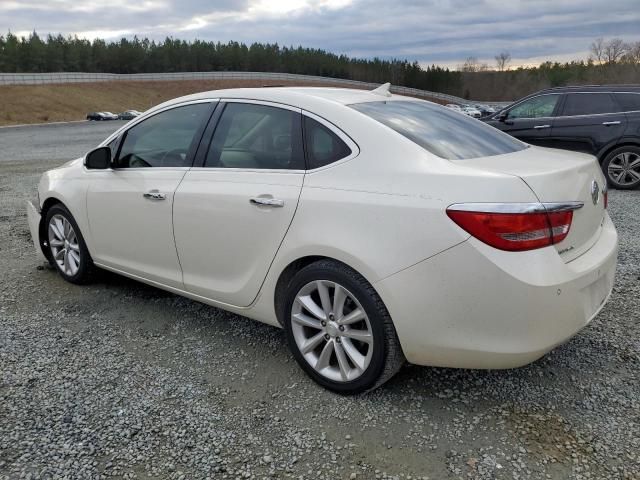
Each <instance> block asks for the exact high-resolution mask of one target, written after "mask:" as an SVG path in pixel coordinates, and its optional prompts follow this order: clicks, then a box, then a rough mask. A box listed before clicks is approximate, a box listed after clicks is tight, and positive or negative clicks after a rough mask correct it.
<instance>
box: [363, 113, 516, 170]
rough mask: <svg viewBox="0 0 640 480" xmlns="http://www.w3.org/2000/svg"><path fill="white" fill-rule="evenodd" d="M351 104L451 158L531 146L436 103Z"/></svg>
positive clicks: (506, 151) (456, 158) (434, 151)
mask: <svg viewBox="0 0 640 480" xmlns="http://www.w3.org/2000/svg"><path fill="white" fill-rule="evenodd" d="M351 107H352V108H353V109H355V110H357V111H359V112H361V113H363V114H365V115H367V116H369V117H371V118H373V119H374V120H377V121H378V122H380V123H382V124H384V125H386V126H387V127H389V128H392V129H393V130H395V131H396V132H398V133H399V134H401V135H404V136H405V137H407V138H408V139H409V140H411V141H412V142H414V143H416V144H418V145H420V146H421V147H422V148H424V149H425V150H427V151H429V152H431V153H433V154H434V155H437V156H439V157H442V158H446V159H449V160H464V159H468V158H477V157H489V156H492V155H502V154H505V153H512V152H517V151H519V150H524V149H525V148H528V145H527V144H525V143H522V142H520V141H519V140H516V139H515V138H513V137H511V136H509V135H507V134H506V133H503V132H501V131H500V130H498V129H496V128H493V127H490V126H489V125H487V124H485V123H483V122H481V121H479V120H475V119H473V118H470V117H468V116H466V115H461V114H460V112H456V111H454V110H451V109H449V108H445V107H442V106H440V105H436V104H435V103H430V102H420V101H417V100H416V101H403V100H401V101H392V102H384V101H382V102H368V103H357V104H354V105H351Z"/></svg>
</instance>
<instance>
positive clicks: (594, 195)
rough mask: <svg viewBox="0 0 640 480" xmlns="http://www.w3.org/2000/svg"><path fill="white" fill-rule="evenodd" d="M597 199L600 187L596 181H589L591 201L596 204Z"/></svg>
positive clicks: (598, 198)
mask: <svg viewBox="0 0 640 480" xmlns="http://www.w3.org/2000/svg"><path fill="white" fill-rule="evenodd" d="M598 200H600V187H599V186H598V182H596V181H595V180H594V181H592V182H591V201H592V202H593V204H594V205H597V204H598Z"/></svg>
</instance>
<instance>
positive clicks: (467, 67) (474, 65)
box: [460, 57, 478, 72]
mask: <svg viewBox="0 0 640 480" xmlns="http://www.w3.org/2000/svg"><path fill="white" fill-rule="evenodd" d="M460 70H461V71H463V72H477V71H478V59H477V58H476V57H467V59H466V60H465V61H464V64H463V65H462V66H461V67H460Z"/></svg>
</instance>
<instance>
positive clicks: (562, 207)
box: [447, 202, 584, 213]
mask: <svg viewBox="0 0 640 480" xmlns="http://www.w3.org/2000/svg"><path fill="white" fill-rule="evenodd" d="M582 207H584V202H542V203H541V202H531V203H454V204H452V205H449V206H448V207H447V210H457V211H460V212H478V213H549V212H568V211H573V210H578V209H580V208H582Z"/></svg>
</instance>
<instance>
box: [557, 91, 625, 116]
mask: <svg viewBox="0 0 640 480" xmlns="http://www.w3.org/2000/svg"><path fill="white" fill-rule="evenodd" d="M566 96H567V98H566V99H565V101H564V109H563V112H562V115H563V116H565V117H570V116H575V115H596V114H599V113H615V112H617V111H619V110H620V109H619V108H618V106H617V105H616V104H615V103H614V101H613V98H611V95H610V94H608V93H567V95H566Z"/></svg>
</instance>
